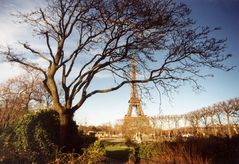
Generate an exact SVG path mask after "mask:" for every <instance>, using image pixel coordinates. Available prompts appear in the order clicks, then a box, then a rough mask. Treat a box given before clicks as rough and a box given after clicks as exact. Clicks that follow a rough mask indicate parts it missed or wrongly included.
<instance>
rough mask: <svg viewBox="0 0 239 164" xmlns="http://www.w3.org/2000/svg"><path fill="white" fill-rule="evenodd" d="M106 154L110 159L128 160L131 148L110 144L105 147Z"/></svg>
mask: <svg viewBox="0 0 239 164" xmlns="http://www.w3.org/2000/svg"><path fill="white" fill-rule="evenodd" d="M105 149H106V156H107V157H108V158H110V159H113V160H117V161H120V162H127V161H128V157H129V153H130V151H131V148H129V147H128V146H124V145H119V144H116V145H108V146H106V147H105Z"/></svg>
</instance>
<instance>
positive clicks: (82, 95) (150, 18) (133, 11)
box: [2, 0, 230, 145]
mask: <svg viewBox="0 0 239 164" xmlns="http://www.w3.org/2000/svg"><path fill="white" fill-rule="evenodd" d="M189 14H190V9H189V8H188V7H187V6H186V5H184V4H181V3H175V2H173V1H171V0H155V1H147V0H139V1H135V0H110V1H108V0H48V5H47V6H46V8H44V9H38V10H35V11H33V12H30V13H26V14H24V13H20V14H19V15H18V16H19V17H20V19H21V20H22V22H24V23H27V24H28V25H30V26H31V27H32V28H33V30H34V34H36V35H37V36H40V37H42V38H43V39H45V42H44V43H45V45H46V46H47V52H45V51H40V50H38V49H37V48H34V45H31V44H29V43H27V42H26V43H21V44H22V46H23V47H24V48H25V49H26V50H28V52H29V53H24V54H23V55H20V54H18V53H17V52H14V51H13V50H12V49H11V48H10V47H8V49H7V50H4V52H3V53H2V54H4V55H5V56H6V58H7V59H8V61H10V62H17V63H20V64H23V65H25V66H27V67H31V68H33V69H35V70H38V71H40V72H41V73H42V74H43V75H44V77H45V80H44V85H45V88H46V89H47V90H48V92H49V93H50V94H51V97H52V100H53V107H54V109H55V110H56V111H57V112H58V113H59V114H60V125H61V129H60V138H61V139H60V140H61V144H62V145H65V144H66V143H67V141H69V129H70V128H69V126H70V125H71V123H72V118H73V115H74V112H75V111H76V110H78V109H80V108H81V106H82V105H83V103H84V102H85V101H86V100H87V99H88V98H89V97H91V96H92V95H95V94H97V93H107V92H112V91H115V90H117V89H119V88H121V87H122V86H124V85H125V84H128V83H141V84H142V83H147V82H153V83H154V84H155V85H156V86H158V87H161V91H163V90H164V91H166V92H168V91H170V90H174V89H177V87H179V86H180V85H182V84H184V82H186V81H189V82H192V84H193V85H195V86H196V87H199V85H198V83H197V78H199V77H205V76H207V75H203V74H201V73H200V68H201V67H209V68H219V69H224V70H228V68H226V67H225V66H224V65H223V61H224V60H225V59H227V58H228V57H229V56H230V55H223V54H222V53H223V51H224V49H225V40H217V39H215V38H211V37H210V36H211V32H213V31H214V30H217V29H210V28H208V27H199V26H196V24H195V22H194V21H193V20H192V19H191V18H190V17H189ZM209 34H210V35H209ZM29 55H32V56H31V57H29ZM133 56H134V58H135V59H136V60H137V67H138V68H137V71H138V73H139V74H142V76H140V78H139V79H137V80H132V79H131V77H130V71H129V69H130V60H131V59H132V58H133ZM34 57H36V58H38V59H39V58H41V59H42V61H44V62H45V63H46V64H47V68H44V67H41V65H38V64H37V63H36V61H35V60H34ZM107 72H108V73H111V74H112V78H114V79H115V80H116V83H115V84H112V86H110V87H109V88H96V87H90V86H91V85H92V82H93V81H94V80H95V77H96V76H97V75H98V74H100V73H107ZM57 78H58V79H60V82H61V85H60V86H58V85H57ZM60 89H62V90H63V94H64V101H60V98H59V90H60Z"/></svg>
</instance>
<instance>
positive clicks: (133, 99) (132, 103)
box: [126, 58, 145, 117]
mask: <svg viewBox="0 0 239 164" xmlns="http://www.w3.org/2000/svg"><path fill="white" fill-rule="evenodd" d="M131 62H132V80H133V81H135V80H136V61H135V58H133V59H132V61H131ZM133 109H135V110H136V114H137V116H145V115H144V112H143V110H142V106H141V100H140V98H139V95H138V89H137V84H136V83H132V85H131V95H130V100H129V107H128V112H127V114H126V117H132V112H133Z"/></svg>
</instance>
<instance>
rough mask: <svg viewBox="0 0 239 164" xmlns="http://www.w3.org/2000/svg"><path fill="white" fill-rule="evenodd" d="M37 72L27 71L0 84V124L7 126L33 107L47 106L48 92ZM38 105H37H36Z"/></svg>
mask: <svg viewBox="0 0 239 164" xmlns="http://www.w3.org/2000/svg"><path fill="white" fill-rule="evenodd" d="M38 75H39V73H38V72H34V71H33V72H29V73H26V74H23V75H20V76H18V77H15V78H12V79H9V80H7V81H6V82H4V83H2V84H1V85H0V122H1V123H0V124H1V127H7V126H8V125H9V124H11V123H13V122H14V121H16V120H17V118H19V117H21V116H22V115H24V114H26V113H28V112H29V109H30V108H31V106H34V107H33V108H35V107H36V106H35V105H37V104H42V105H41V106H40V107H43V108H45V107H47V104H48V103H49V96H48V95H49V94H48V93H47V92H46V90H45V89H44V87H43V84H42V78H41V77H40V76H38ZM38 106H39V105H38Z"/></svg>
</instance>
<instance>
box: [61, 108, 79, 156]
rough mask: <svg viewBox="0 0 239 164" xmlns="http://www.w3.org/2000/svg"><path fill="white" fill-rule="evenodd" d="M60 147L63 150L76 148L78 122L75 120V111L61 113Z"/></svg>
mask: <svg viewBox="0 0 239 164" xmlns="http://www.w3.org/2000/svg"><path fill="white" fill-rule="evenodd" d="M59 116H60V118H59V119H60V137H59V139H60V149H61V151H71V150H72V149H73V148H74V145H73V144H72V143H73V142H74V136H75V135H76V134H77V128H76V124H75V122H74V121H73V113H71V112H64V113H60V114H59Z"/></svg>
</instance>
